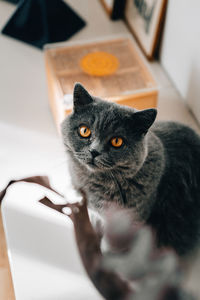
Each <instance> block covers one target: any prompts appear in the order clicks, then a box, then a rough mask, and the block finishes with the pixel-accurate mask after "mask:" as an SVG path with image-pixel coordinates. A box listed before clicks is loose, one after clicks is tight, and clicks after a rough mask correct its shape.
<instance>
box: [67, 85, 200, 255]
mask: <svg viewBox="0 0 200 300" xmlns="http://www.w3.org/2000/svg"><path fill="white" fill-rule="evenodd" d="M155 118H156V110H155V109H148V110H143V111H137V110H136V109H132V108H129V107H125V106H120V105H117V104H115V103H112V102H109V101H103V100H101V99H99V98H96V97H92V96H91V95H89V93H88V92H87V91H86V90H85V89H84V88H83V87H82V86H81V85H80V84H76V86H75V89H74V109H73V112H72V114H71V115H69V116H68V117H67V118H66V119H65V120H64V122H63V124H62V134H63V141H64V144H65V146H66V150H67V153H68V155H69V157H70V159H69V162H70V169H71V175H72V181H73V184H74V187H75V188H76V189H77V190H79V189H82V190H84V191H85V193H86V195H87V197H88V200H89V205H90V207H93V208H95V209H97V210H98V211H100V212H101V210H102V209H103V208H104V207H105V203H110V202H113V201H114V202H117V203H119V204H121V205H122V206H125V207H128V208H130V209H132V210H133V213H134V215H135V216H136V218H137V219H138V220H140V221H144V222H146V223H147V224H150V225H151V226H152V227H153V228H154V229H155V231H156V234H157V241H158V245H159V246H171V247H173V248H174V249H175V251H176V252H177V253H178V254H180V255H183V254H187V253H189V252H190V251H191V250H193V249H194V248H195V247H196V245H197V244H198V242H199V240H200V137H199V136H198V135H197V134H196V133H195V132H194V131H193V130H192V129H190V128H189V127H187V126H184V125H181V124H179V123H175V122H156V123H154V120H155ZM153 123H154V124H153ZM80 125H87V126H88V127H89V128H90V130H91V136H90V137H89V138H82V137H80V136H79V134H78V128H79V126H80ZM152 125H153V126H152ZM116 136H117V137H122V138H123V139H124V143H123V145H122V147H120V148H113V147H112V146H111V144H110V140H111V138H112V137H116ZM119 222H120V220H119Z"/></svg>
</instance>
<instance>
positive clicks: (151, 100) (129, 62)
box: [45, 38, 158, 130]
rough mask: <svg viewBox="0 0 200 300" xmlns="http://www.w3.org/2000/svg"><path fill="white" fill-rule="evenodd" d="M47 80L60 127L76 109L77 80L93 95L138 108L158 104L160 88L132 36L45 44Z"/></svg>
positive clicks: (51, 103)
mask: <svg viewBox="0 0 200 300" xmlns="http://www.w3.org/2000/svg"><path fill="white" fill-rule="evenodd" d="M45 61H46V71H47V83H48V91H49V100H50V106H51V110H52V112H53V115H54V119H55V121H56V125H57V128H58V130H60V123H61V122H62V121H63V119H64V118H65V116H66V115H67V114H69V113H70V112H71V110H72V108H73V89H74V83H75V82H77V81H78V82H80V83H81V84H83V85H84V86H85V88H86V89H87V90H88V91H89V92H90V93H91V94H92V95H94V96H96V97H101V98H103V99H107V100H109V101H114V102H117V103H118V104H122V105H128V106H132V107H135V108H137V109H145V108H151V107H156V106H157V97H158V88H157V85H156V83H155V81H154V79H153V76H152V74H151V72H150V71H149V69H148V68H147V66H146V64H145V62H144V60H143V59H142V58H141V56H140V55H139V53H138V51H137V50H136V48H135V46H134V44H133V42H132V41H131V39H130V38H115V39H114V38H113V39H109V40H97V41H94V42H90V43H88V42H87V43H78V44H77V43H75V44H74V43H70V44H69V45H68V46H65V47H54V46H53V47H48V46H47V47H46V51H45Z"/></svg>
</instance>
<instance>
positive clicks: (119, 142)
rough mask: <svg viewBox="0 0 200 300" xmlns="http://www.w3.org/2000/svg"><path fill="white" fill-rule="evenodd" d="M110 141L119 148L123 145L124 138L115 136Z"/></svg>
mask: <svg viewBox="0 0 200 300" xmlns="http://www.w3.org/2000/svg"><path fill="white" fill-rule="evenodd" d="M110 142H111V145H112V146H113V147H115V148H119V147H121V146H122V144H123V139H122V138H120V137H114V138H112V139H111V141H110Z"/></svg>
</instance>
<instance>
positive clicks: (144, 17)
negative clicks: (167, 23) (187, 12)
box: [124, 0, 167, 60]
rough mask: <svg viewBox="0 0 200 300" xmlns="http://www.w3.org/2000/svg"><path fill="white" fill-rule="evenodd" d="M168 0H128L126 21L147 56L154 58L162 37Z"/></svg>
mask: <svg viewBox="0 0 200 300" xmlns="http://www.w3.org/2000/svg"><path fill="white" fill-rule="evenodd" d="M166 6H167V0H127V1H126V7H125V12H124V18H125V21H126V23H127V25H128V27H129V29H130V31H131V32H132V33H133V35H134V36H135V38H136V40H137V42H138V44H139V45H140V47H141V49H142V50H143V52H144V54H145V55H146V57H147V58H148V59H149V60H151V59H153V58H154V56H155V53H156V50H157V49H158V44H159V41H160V38H161V33H162V28H163V23H164V16H165V11H166Z"/></svg>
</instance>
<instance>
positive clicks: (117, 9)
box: [101, 0, 126, 21]
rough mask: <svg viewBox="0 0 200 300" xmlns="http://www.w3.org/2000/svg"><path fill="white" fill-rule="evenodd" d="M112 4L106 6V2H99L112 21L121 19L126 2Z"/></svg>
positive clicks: (120, 0) (115, 0) (117, 1)
mask: <svg viewBox="0 0 200 300" xmlns="http://www.w3.org/2000/svg"><path fill="white" fill-rule="evenodd" d="M112 2H113V3H112V4H108V2H107V1H106V0H101V3H102V4H103V6H104V8H105V10H106V12H107V13H108V15H109V16H110V18H111V19H112V20H113V21H116V20H119V19H123V17H124V10H125V4H126V0H114V1H112Z"/></svg>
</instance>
